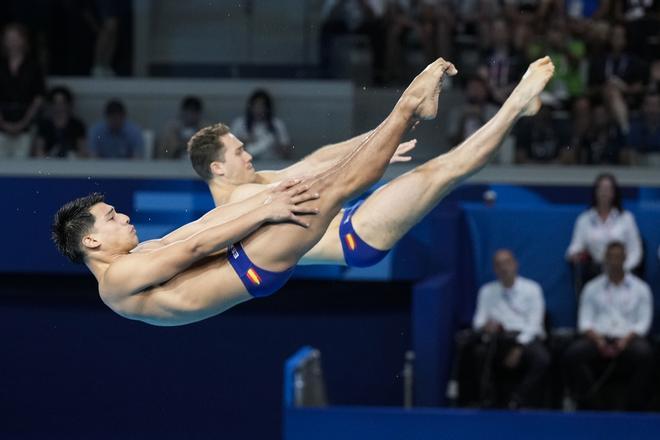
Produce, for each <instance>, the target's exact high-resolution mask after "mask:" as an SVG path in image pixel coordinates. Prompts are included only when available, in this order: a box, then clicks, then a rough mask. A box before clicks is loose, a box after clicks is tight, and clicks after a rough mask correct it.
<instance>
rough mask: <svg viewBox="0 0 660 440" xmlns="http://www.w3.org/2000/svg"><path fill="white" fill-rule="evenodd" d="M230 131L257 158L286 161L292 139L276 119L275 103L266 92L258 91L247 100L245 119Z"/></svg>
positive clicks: (235, 122)
mask: <svg viewBox="0 0 660 440" xmlns="http://www.w3.org/2000/svg"><path fill="white" fill-rule="evenodd" d="M231 132H232V133H233V134H234V136H236V137H237V138H239V139H240V140H241V141H243V143H244V144H245V150H246V151H247V152H248V153H250V154H251V155H252V157H254V158H255V159H285V158H287V157H288V156H289V147H290V146H291V139H290V138H289V132H288V131H287V129H286V125H284V122H282V120H280V119H279V118H276V117H275V110H274V107H273V100H272V98H271V97H270V95H269V94H268V92H266V91H265V90H257V91H255V92H254V93H252V96H250V99H248V104H247V108H246V109H245V116H242V117H240V118H236V119H235V120H234V122H232V124H231Z"/></svg>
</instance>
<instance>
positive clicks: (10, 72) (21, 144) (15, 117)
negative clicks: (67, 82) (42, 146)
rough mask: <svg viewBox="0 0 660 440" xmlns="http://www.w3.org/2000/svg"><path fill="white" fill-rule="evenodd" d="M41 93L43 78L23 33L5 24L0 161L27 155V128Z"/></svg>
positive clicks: (1, 61) (0, 70) (0, 71)
mask: <svg viewBox="0 0 660 440" xmlns="http://www.w3.org/2000/svg"><path fill="white" fill-rule="evenodd" d="M44 92H45V85H44V75H43V73H42V71H41V68H40V67H39V64H38V63H37V60H36V59H35V58H34V57H33V56H32V54H31V52H30V47H29V44H28V36H27V31H26V30H25V28H24V27H23V26H21V25H19V24H9V25H7V26H6V27H5V30H4V33H3V35H2V59H0V158H11V157H16V158H26V157H28V156H29V155H30V149H31V147H32V133H31V129H32V127H33V123H34V121H35V118H36V117H37V115H38V113H39V110H40V109H41V105H42V103H43V95H44Z"/></svg>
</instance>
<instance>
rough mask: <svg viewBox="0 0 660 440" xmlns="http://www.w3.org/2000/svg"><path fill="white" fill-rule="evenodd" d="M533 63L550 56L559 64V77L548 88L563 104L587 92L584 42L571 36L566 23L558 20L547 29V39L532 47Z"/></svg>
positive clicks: (555, 77) (557, 66)
mask: <svg viewBox="0 0 660 440" xmlns="http://www.w3.org/2000/svg"><path fill="white" fill-rule="evenodd" d="M527 55H528V57H529V58H530V59H531V60H535V59H538V58H541V57H542V56H544V55H549V56H550V58H552V62H553V63H554V65H555V74H554V76H553V78H552V80H551V81H550V83H549V84H548V86H547V87H546V89H545V90H546V92H548V93H551V94H552V95H553V96H554V97H555V98H557V99H558V100H559V101H560V102H562V104H563V105H564V106H565V104H566V103H567V102H568V100H569V99H572V98H575V97H577V96H579V95H582V94H583V93H584V89H585V84H584V80H583V79H582V73H581V70H582V66H583V64H585V63H586V60H585V56H586V45H585V43H584V41H582V40H581V39H579V38H576V37H575V36H574V35H572V34H571V32H570V30H569V28H568V26H567V23H566V20H565V19H563V18H556V19H554V20H553V21H552V23H551V24H550V26H549V27H548V28H547V30H546V34H545V39H544V40H541V42H540V43H536V44H532V45H531V46H530V48H529V50H528V52H527Z"/></svg>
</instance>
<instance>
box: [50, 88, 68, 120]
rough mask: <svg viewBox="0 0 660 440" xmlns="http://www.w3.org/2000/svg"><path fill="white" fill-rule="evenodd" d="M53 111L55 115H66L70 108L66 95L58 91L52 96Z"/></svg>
mask: <svg viewBox="0 0 660 440" xmlns="http://www.w3.org/2000/svg"><path fill="white" fill-rule="evenodd" d="M52 108H53V113H54V114H57V115H62V114H64V115H67V114H69V112H70V110H71V105H70V104H69V101H67V99H66V97H65V96H64V95H63V94H61V93H58V94H56V95H55V96H53V104H52Z"/></svg>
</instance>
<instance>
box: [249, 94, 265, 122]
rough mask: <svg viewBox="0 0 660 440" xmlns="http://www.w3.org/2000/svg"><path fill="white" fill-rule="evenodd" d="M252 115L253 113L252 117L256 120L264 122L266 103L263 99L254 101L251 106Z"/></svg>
mask: <svg viewBox="0 0 660 440" xmlns="http://www.w3.org/2000/svg"><path fill="white" fill-rule="evenodd" d="M250 113H252V117H253V118H254V119H256V120H258V121H262V120H264V119H265V118H266V101H264V100H263V99H262V98H257V99H255V100H254V101H252V105H251V106H250Z"/></svg>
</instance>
